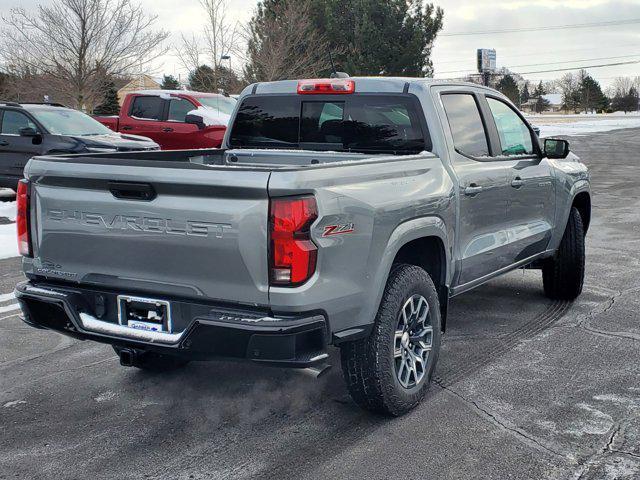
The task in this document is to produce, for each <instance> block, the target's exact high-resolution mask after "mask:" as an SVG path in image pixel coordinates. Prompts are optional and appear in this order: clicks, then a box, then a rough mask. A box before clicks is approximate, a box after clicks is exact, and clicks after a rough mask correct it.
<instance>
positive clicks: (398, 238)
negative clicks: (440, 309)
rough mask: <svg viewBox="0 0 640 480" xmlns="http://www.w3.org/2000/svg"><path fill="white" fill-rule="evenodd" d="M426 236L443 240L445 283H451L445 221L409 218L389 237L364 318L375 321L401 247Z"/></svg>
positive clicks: (434, 218) (430, 217) (449, 250)
mask: <svg viewBox="0 0 640 480" xmlns="http://www.w3.org/2000/svg"><path fill="white" fill-rule="evenodd" d="M424 237H437V238H439V239H440V240H441V241H442V243H443V245H444V251H445V256H446V261H445V263H446V265H444V269H445V276H444V277H445V285H449V284H450V282H451V274H452V268H451V266H450V264H451V247H450V242H449V237H448V235H447V229H446V226H445V223H444V221H443V220H442V219H441V218H440V217H436V216H428V217H420V218H415V219H413V220H408V221H406V222H404V223H401V224H400V225H398V226H397V227H396V229H395V230H394V231H393V232H392V234H391V235H390V237H389V241H388V242H387V246H386V248H385V251H384V253H383V254H382V257H381V259H380V262H379V266H378V269H377V271H376V274H375V277H374V279H373V282H372V288H371V292H369V293H370V295H369V298H372V299H373V301H372V302H371V303H370V304H368V305H367V309H366V312H365V314H364V318H367V319H370V321H371V322H373V319H374V318H375V316H376V312H377V311H378V308H379V307H380V301H381V300H382V294H383V293H384V288H385V286H386V284H387V279H388V278H389V273H390V272H391V267H392V265H393V260H394V259H395V258H396V255H397V254H398V252H399V251H400V249H401V248H402V247H403V246H404V245H406V244H407V243H409V242H411V241H413V240H417V239H419V238H424ZM434 281H437V279H434Z"/></svg>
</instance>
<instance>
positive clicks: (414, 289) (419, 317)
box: [340, 265, 441, 416]
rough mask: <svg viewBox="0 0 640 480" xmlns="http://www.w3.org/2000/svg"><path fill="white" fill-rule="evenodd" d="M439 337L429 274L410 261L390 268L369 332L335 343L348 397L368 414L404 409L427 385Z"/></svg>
mask: <svg viewBox="0 0 640 480" xmlns="http://www.w3.org/2000/svg"><path fill="white" fill-rule="evenodd" d="M440 340H441V329H440V305H439V301H438V294H437V292H436V288H435V286H434V284H433V281H432V280H431V277H429V274H428V273H427V272H425V271H424V270H423V269H422V268H420V267H416V266H414V265H398V266H395V267H394V268H393V269H392V271H391V274H390V275H389V279H388V281H387V285H386V287H385V290H384V294H383V296H382V301H381V303H380V308H379V310H378V314H377V315H376V319H375V324H374V327H373V331H372V333H371V335H370V336H369V337H368V338H365V339H362V340H357V341H353V342H349V343H347V344H345V345H343V346H342V347H341V352H340V353H341V360H342V372H343V375H344V379H345V381H346V383H347V387H348V389H349V393H350V394H351V397H352V398H353V400H354V401H355V402H356V403H357V404H358V405H360V406H361V407H362V408H365V409H367V410H371V411H374V412H378V413H383V414H387V415H393V416H398V415H402V414H404V413H406V412H408V411H409V410H411V409H412V408H414V407H415V406H416V405H418V403H420V400H422V397H424V394H425V392H426V391H427V390H428V388H429V384H430V382H431V376H432V374H433V371H434V369H435V366H436V363H437V361H438V354H439V351H440Z"/></svg>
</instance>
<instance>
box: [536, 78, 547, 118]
mask: <svg viewBox="0 0 640 480" xmlns="http://www.w3.org/2000/svg"><path fill="white" fill-rule="evenodd" d="M544 95H546V91H545V89H544V85H542V80H541V81H540V83H539V84H538V86H537V87H536V89H535V90H534V92H533V97H534V98H535V99H536V104H535V107H534V109H535V111H536V113H542V112H544V111H546V110H549V107H550V106H551V102H550V101H549V100H547V99H546V98H544Z"/></svg>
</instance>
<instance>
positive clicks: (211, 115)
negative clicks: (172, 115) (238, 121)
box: [187, 107, 231, 127]
mask: <svg viewBox="0 0 640 480" xmlns="http://www.w3.org/2000/svg"><path fill="white" fill-rule="evenodd" d="M187 115H198V116H200V117H202V121H203V122H204V124H205V125H206V126H207V127H214V126H218V127H219V126H220V125H223V126H225V127H226V126H227V125H229V122H230V121H231V115H227V114H226V113H222V112H221V111H219V110H215V109H213V108H208V107H198V108H196V109H195V110H191V111H189V112H188V113H187Z"/></svg>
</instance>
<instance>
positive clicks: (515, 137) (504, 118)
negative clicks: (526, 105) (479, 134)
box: [485, 95, 555, 263]
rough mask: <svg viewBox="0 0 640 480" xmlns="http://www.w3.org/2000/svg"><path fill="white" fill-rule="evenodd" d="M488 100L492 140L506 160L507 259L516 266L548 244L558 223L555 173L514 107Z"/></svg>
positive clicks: (492, 98) (501, 100) (502, 102)
mask: <svg viewBox="0 0 640 480" xmlns="http://www.w3.org/2000/svg"><path fill="white" fill-rule="evenodd" d="M485 99H486V106H487V107H488V109H487V113H488V115H487V117H490V118H489V119H488V120H487V127H488V129H489V131H490V137H491V139H492V142H493V143H495V144H496V148H497V149H499V153H500V154H501V155H503V156H504V157H505V158H506V160H505V162H504V164H505V166H506V167H507V177H508V178H507V180H508V182H509V187H510V188H509V189H508V190H509V193H508V202H507V240H508V256H509V258H510V259H511V263H515V262H519V261H521V260H524V259H526V258H529V257H531V256H533V255H536V254H538V253H541V252H543V251H545V250H546V249H547V246H548V245H549V241H550V239H551V234H552V231H553V225H554V223H555V190H554V185H555V183H554V180H553V170H552V167H551V165H549V161H548V160H547V159H546V158H543V157H542V155H541V151H540V148H539V144H538V139H537V136H536V135H535V134H534V133H533V129H531V127H530V126H529V125H528V124H527V123H526V122H525V121H524V119H523V118H522V117H521V116H520V114H519V113H518V112H517V111H516V110H515V108H514V107H512V106H511V105H509V104H508V103H507V102H505V101H504V100H503V99H501V98H499V97H497V96H495V97H494V96H490V95H486V96H485ZM492 130H494V131H493V132H491V131H492Z"/></svg>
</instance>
